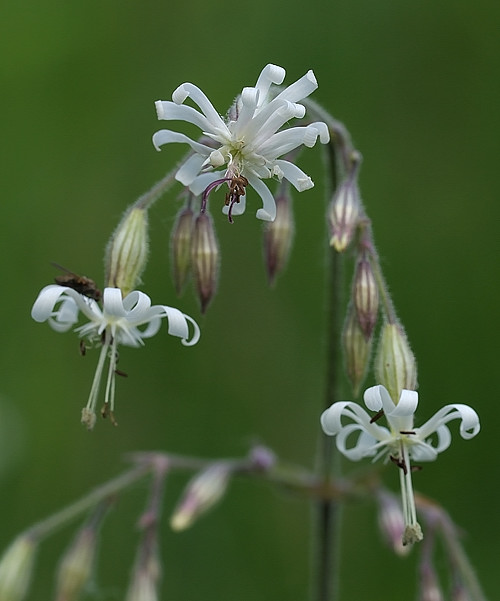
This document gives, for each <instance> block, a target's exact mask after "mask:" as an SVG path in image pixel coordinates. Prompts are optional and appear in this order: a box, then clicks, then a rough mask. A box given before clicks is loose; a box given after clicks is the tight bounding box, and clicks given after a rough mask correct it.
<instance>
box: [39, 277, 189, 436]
mask: <svg viewBox="0 0 500 601" xmlns="http://www.w3.org/2000/svg"><path fill="white" fill-rule="evenodd" d="M80 312H81V313H82V314H83V315H84V316H85V317H86V318H87V319H88V322H87V323H85V324H84V325H82V326H80V327H78V328H76V330H75V331H76V332H77V333H78V334H79V336H80V337H81V338H85V339H87V340H88V341H89V342H90V344H92V345H93V344H97V345H100V346H101V353H100V356H99V360H98V363H97V369H96V374H95V377H94V381H93V384H92V388H91V391H90V396H89V400H88V403H87V406H86V407H85V408H84V409H83V411H82V423H84V424H85V425H86V426H87V427H88V428H89V429H92V428H93V426H94V424H95V419H96V414H95V408H96V404H97V398H98V394H99V388H100V383H101V377H102V373H103V369H104V364H105V362H106V358H107V357H109V367H108V376H107V381H106V392H105V399H104V407H103V409H102V415H103V416H104V417H106V416H109V417H110V418H111V420H112V421H113V423H115V422H114V413H113V412H114V396H115V378H114V376H115V374H116V373H117V359H118V352H117V348H118V345H119V344H123V345H125V346H134V347H137V346H141V345H143V344H144V339H145V338H151V336H154V335H155V334H156V333H157V332H158V330H159V329H160V326H161V322H162V319H163V318H164V317H166V318H167V320H168V333H169V334H170V335H172V336H177V337H179V338H181V341H182V344H184V345H187V346H191V345H193V344H196V342H198V339H199V337H200V330H199V327H198V325H197V323H196V322H195V321H194V320H193V319H192V318H191V317H189V316H188V315H185V314H184V313H182V312H181V311H179V310H178V309H174V308H173V307H167V306H165V305H151V299H150V298H149V296H147V294H144V292H140V291H138V290H134V291H133V292H130V293H129V294H127V295H126V296H125V298H123V296H122V292H121V290H120V289H119V288H105V289H104V292H103V295H102V309H101V307H100V306H99V304H98V303H97V302H96V301H95V300H94V299H93V298H89V297H87V296H84V295H83V294H80V293H79V292H77V291H76V290H74V289H73V288H70V287H67V286H59V285H56V284H51V285H49V286H46V287H45V288H43V290H41V292H40V294H39V295H38V298H37V299H36V301H35V304H34V305H33V308H32V310H31V316H32V317H33V319H34V320H35V321H38V322H43V321H47V322H48V323H49V325H50V326H51V327H52V328H53V329H54V330H56V331H57V332H66V331H67V330H69V329H70V328H72V327H73V326H74V325H75V324H76V323H77V322H78V320H79V314H80ZM189 324H191V326H192V329H193V332H192V334H190V330H189ZM142 326H144V327H142ZM82 342H83V341H82ZM81 349H82V352H83V353H84V352H85V345H84V344H83V346H81Z"/></svg>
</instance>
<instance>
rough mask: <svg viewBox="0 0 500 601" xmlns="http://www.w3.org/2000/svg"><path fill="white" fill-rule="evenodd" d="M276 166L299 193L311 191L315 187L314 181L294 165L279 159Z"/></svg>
mask: <svg viewBox="0 0 500 601" xmlns="http://www.w3.org/2000/svg"><path fill="white" fill-rule="evenodd" d="M275 165H277V166H278V167H279V168H280V169H281V171H282V173H283V177H284V178H285V179H287V180H288V181H289V182H290V183H291V184H292V185H293V186H294V187H295V189H297V190H298V191H299V192H303V191H304V190H310V189H311V188H313V187H314V182H313V181H312V179H311V178H310V177H309V176H308V175H307V174H306V173H304V172H303V171H302V169H299V167H297V165H295V164H294V163H291V162H290V161H284V160H282V159H278V160H277V161H275Z"/></svg>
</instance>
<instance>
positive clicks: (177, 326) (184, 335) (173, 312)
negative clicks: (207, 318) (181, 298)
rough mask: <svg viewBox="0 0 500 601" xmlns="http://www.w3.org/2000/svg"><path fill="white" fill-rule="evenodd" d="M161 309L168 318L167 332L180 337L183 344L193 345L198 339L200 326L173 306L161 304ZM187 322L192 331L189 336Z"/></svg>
mask: <svg viewBox="0 0 500 601" xmlns="http://www.w3.org/2000/svg"><path fill="white" fill-rule="evenodd" d="M162 309H163V310H164V311H165V315H166V316H167V319H168V333H169V334H170V335H171V336H178V337H179V338H181V339H182V344H184V345H185V346H193V345H194V344H196V343H197V342H198V340H199V339H200V328H199V326H198V324H197V323H196V321H195V320H194V319H193V318H192V317H190V316H189V315H186V314H185V313H182V312H181V311H179V309H175V308H174V307H167V306H162ZM189 324H191V326H192V328H193V333H192V335H191V337H190V335H189Z"/></svg>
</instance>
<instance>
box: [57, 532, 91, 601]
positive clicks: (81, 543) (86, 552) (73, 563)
mask: <svg viewBox="0 0 500 601" xmlns="http://www.w3.org/2000/svg"><path fill="white" fill-rule="evenodd" d="M96 543H97V537H96V532H95V529H94V528H92V527H84V528H82V529H81V530H80V531H79V532H78V534H77V536H76V538H75V540H74V542H73V544H72V545H71V546H70V548H69V549H68V550H67V551H66V553H65V555H64V557H63V558H62V561H61V564H60V566H59V571H58V574H57V595H56V599H57V601H77V599H79V597H80V594H81V593H82V591H83V589H84V587H85V585H86V584H87V582H88V581H89V579H90V577H91V574H92V568H93V564H94V556H95V550H96Z"/></svg>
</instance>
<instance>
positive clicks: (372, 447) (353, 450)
mask: <svg viewBox="0 0 500 601" xmlns="http://www.w3.org/2000/svg"><path fill="white" fill-rule="evenodd" d="M355 432H357V433H358V437H357V439H355V441H354V443H352V442H351V444H350V446H349V447H348V446H347V444H348V438H349V437H351V438H352V436H351V435H352V434H353V433H355ZM335 441H336V445H337V449H338V450H339V451H340V452H341V453H342V455H344V457H347V459H350V460H351V461H359V460H360V459H363V457H373V456H374V455H375V454H376V452H377V448H378V446H379V443H378V441H377V440H376V439H375V438H373V436H370V435H369V434H368V433H367V432H365V430H364V429H363V427H362V426H360V425H358V424H349V425H348V426H344V427H343V428H342V430H341V431H340V432H339V433H338V434H337V437H336V439H335Z"/></svg>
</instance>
